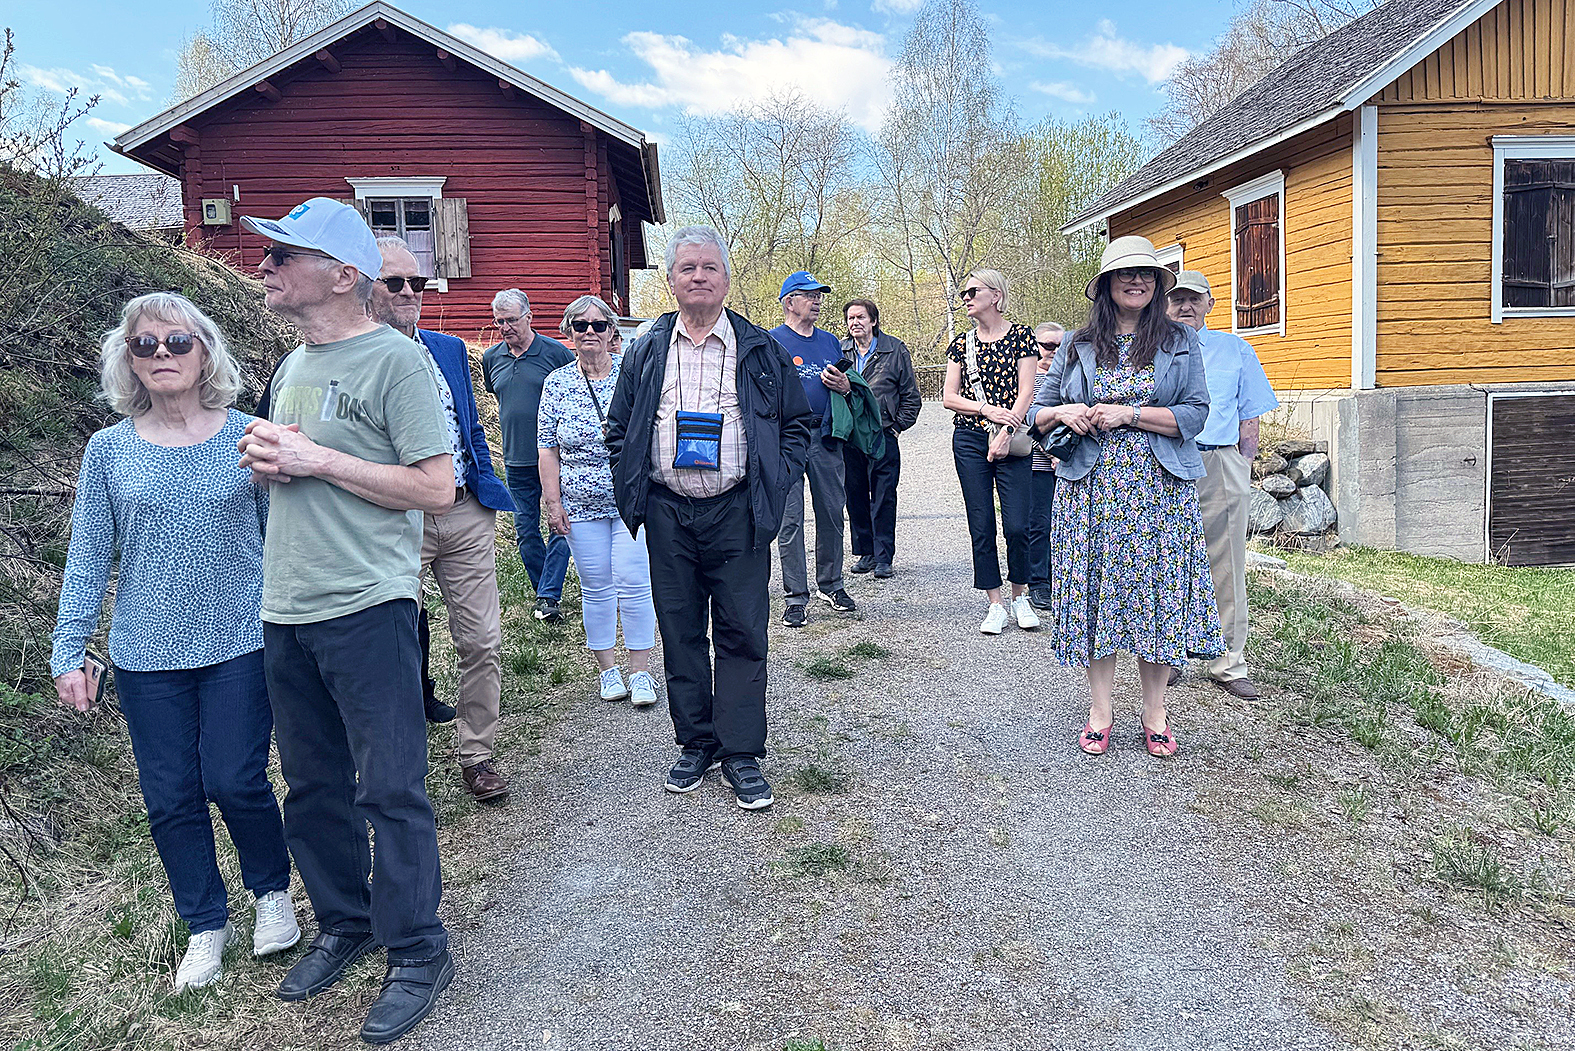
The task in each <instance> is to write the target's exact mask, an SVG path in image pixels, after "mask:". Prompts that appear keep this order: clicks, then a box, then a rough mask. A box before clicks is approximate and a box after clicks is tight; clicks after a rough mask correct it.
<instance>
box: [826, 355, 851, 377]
mask: <svg viewBox="0 0 1575 1051" xmlns="http://www.w3.org/2000/svg"><path fill="white" fill-rule="evenodd" d="M831 367H832V368H834V369H836V370H837V371H838V372H840V373H842V374H843V375H847V374H848V372H849V371H850V370H851V369H852V368H853V359H852V358H848V357H843V358H839V359H838V360H837V363H836V364H835V365H833V366H831Z"/></svg>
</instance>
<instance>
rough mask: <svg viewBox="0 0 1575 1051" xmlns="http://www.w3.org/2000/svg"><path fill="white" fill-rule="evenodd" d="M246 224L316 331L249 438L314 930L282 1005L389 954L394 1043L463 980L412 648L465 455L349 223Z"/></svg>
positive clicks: (294, 836)
mask: <svg viewBox="0 0 1575 1051" xmlns="http://www.w3.org/2000/svg"><path fill="white" fill-rule="evenodd" d="M242 222H243V223H244V224H245V225H246V228H247V229H249V230H251V231H253V232H255V233H258V234H261V235H262V236H263V237H266V238H268V240H269V241H270V242H272V243H271V244H270V245H269V247H268V251H267V254H266V256H265V257H264V259H263V262H262V266H261V272H262V278H263V288H264V290H265V302H266V304H267V306H268V309H270V310H272V311H273V312H275V313H276V314H279V315H281V316H283V317H284V318H286V319H287V320H289V321H291V322H292V323H294V325H295V326H296V327H297V328H298V329H299V330H300V331H301V334H302V336H304V337H305V342H304V343H303V344H302V346H300V347H298V348H296V350H295V351H293V352H292V353H291V354H290V355H289V357H287V358H286V359H285V361H284V363H283V364H282V365H281V366H280V367H279V371H278V373H277V375H276V376H275V377H274V381H273V392H272V393H273V396H272V400H271V405H270V409H269V414H270V415H269V419H267V420H254V421H253V422H252V423H250V424H248V425H247V428H246V436H245V437H243V438H242V439H241V441H240V451H241V454H242V455H241V465H242V466H244V467H249V468H251V470H252V472H253V475H254V477H255V478H257V479H258V480H259V481H262V482H267V483H269V494H270V496H271V506H270V510H269V518H268V534H267V539H266V542H265V545H264V548H263V574H264V575H263V600H262V619H263V654H264V667H265V670H266V673H267V677H268V693H269V698H270V700H271V701H272V704H273V714H274V728H275V730H276V733H277V736H278V743H279V765H280V768H281V770H282V771H283V773H284V779H285V781H286V783H287V784H288V785H289V788H290V791H289V795H288V796H287V797H286V798H285V803H284V830H285V838H286V840H287V841H288V842H289V845H290V853H291V854H292V855H294V857H295V864H296V867H297V869H298V870H299V871H300V874H301V883H302V884H303V885H304V886H305V888H306V892H307V894H308V895H309V896H310V897H311V899H312V908H313V911H314V912H316V914H317V924H318V935H317V938H316V939H315V940H314V941H313V942H312V946H311V949H310V950H309V951H308V952H307V954H306V955H305V956H303V957H302V958H301V959H300V960H299V961H297V963H296V964H295V966H294V967H292V968H291V969H290V971H289V973H288V974H286V975H285V977H284V980H283V982H281V983H280V985H279V990H278V995H279V997H280V998H281V999H284V1000H302V999H305V998H306V997H308V996H312V995H313V994H315V993H319V992H321V991H323V990H324V989H327V988H328V987H329V986H331V985H333V984H334V983H335V982H337V981H338V980H339V979H340V977H342V976H343V974H344V972H345V970H346V968H348V967H349V966H350V965H351V964H352V963H354V962H355V961H356V960H357V959H358V958H360V957H361V956H363V955H365V954H366V953H368V952H370V951H372V950H373V949H374V948H376V947H378V946H380V945H381V946H383V947H384V948H385V949H387V951H388V970H387V974H386V977H385V978H384V981H383V988H382V992H381V994H380V995H379V996H378V998H377V1000H376V1001H375V1002H374V1003H373V1004H372V1007H371V1010H370V1011H369V1012H368V1014H367V1017H366V1022H365V1024H364V1025H363V1026H362V1028H361V1038H362V1039H363V1040H366V1041H367V1042H368V1043H387V1042H389V1041H391V1040H395V1039H397V1038H398V1037H400V1036H401V1035H403V1034H404V1033H406V1032H408V1031H409V1030H410V1029H411V1028H412V1027H413V1026H415V1025H416V1024H417V1023H418V1022H420V1021H421V1019H422V1018H424V1017H426V1015H427V1013H428V1012H429V1011H430V1010H431V1009H432V1005H433V1003H434V1002H435V1000H436V998H437V996H438V994H439V993H440V992H441V991H442V990H443V989H444V988H445V987H446V986H447V985H448V983H449V982H450V981H451V980H452V979H453V977H454V961H453V958H452V957H451V956H450V955H449V951H448V934H447V932H446V931H445V930H444V929H443V924H442V923H440V922H439V921H438V917H437V907H438V899H439V897H440V896H441V894H442V877H441V874H440V872H439V866H438V843H437V824H436V821H435V820H434V817H433V814H432V806H431V804H430V803H429V802H428V800H427V793H426V774H427V731H426V718H425V714H424V712H423V710H422V702H421V650H420V646H419V645H418V643H417V639H416V600H417V596H418V594H419V588H420V585H419V578H420V572H421V534H422V517H421V516H422V514H423V512H425V513H428V514H432V515H442V514H444V513H445V512H447V511H448V510H449V509H450V507H451V506H452V505H453V503H454V462H453V452H454V446H453V442H452V440H451V438H450V435H449V429H448V425H447V423H446V422H445V420H444V415H443V408H442V406H441V405H440V404H439V401H438V392H437V386H436V384H435V382H434V381H433V370H432V365H431V362H430V361H429V360H428V358H427V356H426V354H425V353H424V352H423V350H422V348H421V346H420V345H419V344H417V343H414V342H412V341H411V340H410V339H409V338H408V337H406V336H404V335H401V334H400V333H398V332H396V331H394V330H393V329H391V328H389V327H388V326H387V325H384V324H381V323H379V322H377V321H374V320H372V319H371V318H370V317H369V316H368V314H367V307H368V304H369V302H370V301H371V298H372V283H373V281H374V279H375V278H376V277H377V276H378V274H379V272H380V271H381V269H382V265H383V259H382V255H381V254H380V253H379V252H378V248H377V243H376V241H375V240H374V239H373V236H372V231H371V230H370V229H369V228H368V227H367V225H366V223H365V222H364V221H363V220H362V218H361V216H360V215H359V214H358V213H357V212H356V211H355V209H353V208H351V207H349V206H347V205H344V204H340V203H339V202H337V201H333V200H330V199H328V198H326V197H314V198H312V199H311V200H309V201H307V202H306V203H304V204H301V205H299V206H297V207H296V208H295V209H294V210H292V211H291V212H290V213H289V214H288V215H286V216H285V217H284V218H282V219H279V220H278V221H274V220H270V219H257V218H251V217H246V218H243V219H242ZM369 824H370V825H371V827H372V830H373V833H374V834H375V835H376V837H377V867H376V871H375V873H374V871H373V867H372V850H371V843H370V842H369V840H368V837H367V826H368V825H369Z"/></svg>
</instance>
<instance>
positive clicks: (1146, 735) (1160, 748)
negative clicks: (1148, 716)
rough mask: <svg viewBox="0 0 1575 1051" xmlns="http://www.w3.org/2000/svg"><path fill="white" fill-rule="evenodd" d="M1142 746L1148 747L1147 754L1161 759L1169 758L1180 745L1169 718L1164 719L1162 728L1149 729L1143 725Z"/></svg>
mask: <svg viewBox="0 0 1575 1051" xmlns="http://www.w3.org/2000/svg"><path fill="white" fill-rule="evenodd" d="M1143 746H1144V747H1145V748H1147V749H1148V754H1149V755H1155V756H1158V757H1159V758H1161V759H1169V758H1170V757H1171V756H1173V755H1175V754H1176V750H1177V749H1178V748H1180V747H1181V745H1180V742H1178V741H1177V740H1176V734H1175V731H1173V730H1171V728H1170V720H1169V719H1166V720H1165V728H1164V729H1163V730H1150V729H1149V728H1148V727H1146V726H1145V727H1143Z"/></svg>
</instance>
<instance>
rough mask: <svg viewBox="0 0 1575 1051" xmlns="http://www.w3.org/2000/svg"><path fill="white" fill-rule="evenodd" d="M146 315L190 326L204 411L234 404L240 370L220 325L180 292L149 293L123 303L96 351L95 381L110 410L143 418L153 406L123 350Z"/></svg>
mask: <svg viewBox="0 0 1575 1051" xmlns="http://www.w3.org/2000/svg"><path fill="white" fill-rule="evenodd" d="M145 317H152V318H157V319H158V320H160V321H165V322H169V323H170V324H175V325H189V326H191V334H192V335H193V336H195V337H197V342H198V343H200V344H201V345H202V346H201V350H202V351H203V361H202V376H201V377H200V378H199V380H198V381H197V382H198V387H199V392H198V396H199V399H200V400H201V403H202V407H203V408H205V409H227V408H229V407H230V406H231V405H234V404H235V399H236V397H237V396H239V395H240V393H241V369H240V366H239V365H237V364H236V363H235V358H234V357H233V356H231V354H230V348H229V345H228V344H227V343H226V342H225V339H224V334H223V333H222V332H220V331H219V326H218V325H215V324H214V323H213V320H212V319H211V318H209V317H208V315H206V314H204V313H203V312H202V311H201V310H198V309H197V305H196V304H195V303H193V302H192V301H191V300H189V299H187V298H186V297H185V296H183V295H181V294H180V293H179V292H149V293H148V294H147V295H145V296H138V297H137V298H136V299H133V300H132V301H131V302H129V303H127V304H126V306H125V308H124V309H122V310H121V312H120V324H119V325H117V326H116V327H114V328H112V329H110V330H109V332H107V333H105V335H104V342H103V344H102V345H101V346H100V348H99V383H100V385H101V386H102V387H103V398H104V400H105V401H107V402H108V403H109V407H110V408H112V409H114V410H115V411H116V412H118V413H120V414H121V415H122V416H141V415H142V414H143V413H145V412H147V411H148V410H149V409H151V408H152V407H153V398H152V397H151V396H150V395H149V394H148V389H147V388H146V387H144V386H143V385H142V381H141V380H139V379H137V374H136V373H134V372H132V371H131V348H130V347H128V346H126V337H127V336H128V335H131V334H132V333H133V332H135V331H136V328H137V325H138V324H140V323H141V321H142V319H143V318H145Z"/></svg>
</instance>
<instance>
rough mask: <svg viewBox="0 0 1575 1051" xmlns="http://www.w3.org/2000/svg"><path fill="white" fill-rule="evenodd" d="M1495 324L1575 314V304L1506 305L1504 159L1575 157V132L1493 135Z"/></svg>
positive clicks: (1492, 284)
mask: <svg viewBox="0 0 1575 1051" xmlns="http://www.w3.org/2000/svg"><path fill="white" fill-rule="evenodd" d="M1492 141H1493V280H1492V283H1491V284H1490V285H1489V288H1490V289H1491V294H1492V296H1493V315H1492V316H1493V324H1495V325H1498V324H1501V323H1502V322H1503V320H1504V319H1505V318H1507V317H1575V307H1506V306H1505V305H1504V162H1505V161H1523V160H1550V161H1567V160H1575V135H1495V136H1493V140H1492Z"/></svg>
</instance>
